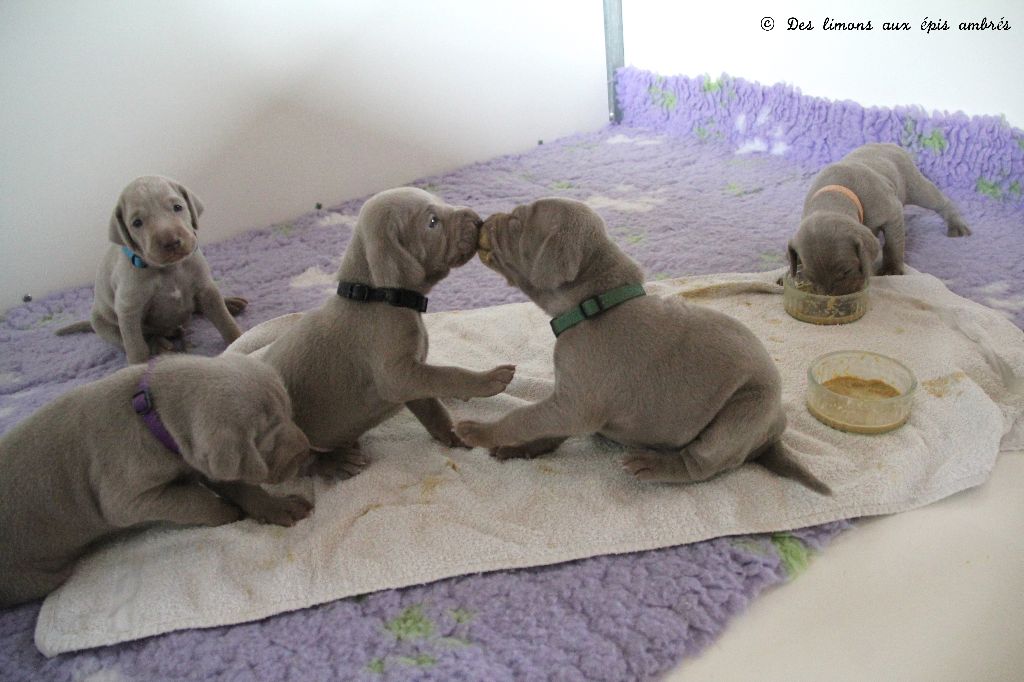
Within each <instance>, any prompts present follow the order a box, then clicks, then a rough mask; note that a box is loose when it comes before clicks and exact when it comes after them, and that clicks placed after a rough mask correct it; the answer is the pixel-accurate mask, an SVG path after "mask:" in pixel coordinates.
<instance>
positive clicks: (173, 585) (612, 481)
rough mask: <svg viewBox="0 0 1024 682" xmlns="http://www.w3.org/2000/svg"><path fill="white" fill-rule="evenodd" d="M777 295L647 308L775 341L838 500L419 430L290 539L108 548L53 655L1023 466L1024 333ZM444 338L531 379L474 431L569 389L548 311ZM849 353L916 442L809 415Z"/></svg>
mask: <svg viewBox="0 0 1024 682" xmlns="http://www.w3.org/2000/svg"><path fill="white" fill-rule="evenodd" d="M778 274H779V273H777V272H776V273H756V274H739V275H716V276H711V277H700V278H689V279H678V280H670V281H664V282H660V283H652V284H649V285H648V291H649V292H650V293H651V294H652V295H660V296H677V295H683V296H686V297H687V298H688V299H689V300H690V301H691V302H692V303H694V304H700V305H708V306H712V307H714V308H717V309H719V310H722V311H724V312H726V313H728V314H731V315H733V316H735V317H737V318H739V319H740V320H742V321H743V322H744V323H746V324H747V325H748V326H749V327H750V328H751V329H753V330H754V332H755V333H757V334H758V336H759V337H760V338H761V339H762V340H763V342H764V343H765V345H766V346H767V347H768V349H769V351H770V352H771V354H772V356H773V357H774V358H775V360H776V362H777V363H778V366H779V369H780V370H781V372H782V376H783V379H784V383H785V387H784V399H785V403H786V411H787V414H788V416H789V429H788V430H787V432H786V434H785V436H784V438H783V440H784V443H785V445H786V446H787V447H788V448H789V449H790V451H791V452H793V453H794V454H795V455H796V456H799V457H800V458H801V460H802V461H803V462H804V463H806V465H807V466H808V467H809V468H810V469H811V470H812V471H813V472H814V473H815V474H816V475H818V476H819V477H820V478H822V479H823V480H825V481H826V482H827V483H828V484H829V485H830V486H831V487H832V489H833V491H834V495H833V496H832V497H822V496H820V495H817V494H815V493H813V492H811V491H809V490H807V489H806V488H803V487H801V486H800V485H799V484H797V483H795V482H793V481H790V480H786V479H783V478H779V477H776V476H774V475H772V474H771V473H769V472H768V471H766V470H765V469H763V468H762V467H760V466H757V465H747V466H744V467H741V468H740V469H738V470H736V471H733V472H730V473H727V474H725V475H722V476H719V477H717V478H715V479H713V480H711V481H709V482H705V483H700V484H697V485H684V486H678V485H676V486H673V485H645V484H641V483H638V482H637V481H635V480H633V479H632V477H630V476H629V475H628V474H627V473H626V472H625V471H624V470H623V469H622V468H621V467H620V464H619V461H620V459H621V458H622V451H621V449H620V448H618V447H617V446H615V445H613V444H609V443H607V442H604V441H601V440H598V439H594V438H574V439H570V440H569V441H566V443H565V444H563V446H562V447H560V448H559V449H558V450H557V451H556V452H555V453H552V454H550V455H547V456H544V457H542V458H540V459H536V460H532V461H525V460H520V461H509V462H504V463H502V462H496V461H494V460H492V459H491V458H490V457H488V456H487V454H486V453H485V452H484V451H482V450H473V451H466V450H449V449H446V448H443V447H441V446H440V445H438V444H436V443H434V442H433V441H431V439H430V438H429V436H428V435H427V433H426V431H425V430H424V429H423V427H422V426H420V425H419V423H418V422H417V421H416V420H415V419H414V418H413V417H412V416H411V415H410V414H409V413H408V412H403V413H401V414H400V415H399V416H397V417H395V418H393V419H391V420H389V421H388V422H386V423H384V424H382V425H381V426H379V427H378V428H376V429H374V430H372V431H371V432H369V433H368V434H366V435H365V436H364V438H363V449H364V451H365V452H366V453H367V454H369V455H370V456H371V457H372V458H373V463H372V464H371V465H370V467H369V468H368V469H367V470H366V471H364V472H363V473H361V474H360V475H358V476H357V477H355V478H353V479H350V480H347V481H344V482H341V483H338V484H323V483H320V482H317V481H312V480H309V479H304V480H299V481H296V482H294V483H292V484H289V485H287V486H285V489H287V490H290V491H298V492H302V493H304V494H306V495H308V496H310V497H311V498H312V499H314V500H315V502H316V511H315V513H314V514H313V516H312V517H310V518H309V519H306V520H304V521H302V522H300V523H299V524H298V525H296V526H295V527H293V528H287V529H286V528H278V527H275V526H264V525H259V524H257V523H255V522H253V521H241V522H238V523H235V524H231V525H229V526H222V527H220V528H189V529H171V528H159V529H150V530H148V531H145V532H143V533H140V534H137V535H135V536H132V537H129V538H127V539H122V540H119V541H116V542H114V543H112V544H109V545H108V546H106V547H104V548H102V549H100V550H99V551H97V552H96V553H95V554H93V555H92V556H90V557H88V558H87V559H85V560H83V561H82V562H80V564H79V565H78V567H77V568H76V570H75V573H74V575H73V576H72V577H71V579H70V580H69V581H68V582H67V583H66V584H65V585H64V586H63V587H61V588H60V589H59V590H57V591H56V592H54V593H53V594H51V595H50V596H49V597H48V598H47V600H46V602H45V603H44V604H43V608H42V610H41V612H40V614H39V620H38V623H37V627H36V645H37V646H38V647H39V650H40V651H42V652H43V653H44V654H46V655H48V656H52V655H54V654H58V653H62V652H66V651H73V650H77V649H83V648H88V647H93V646H98V645H104V644H112V643H115V642H122V641H126V640H132V639H137V638H140V637H146V636H149V635H155V634H158V633H163V632H169V631H172V630H178V629H182V628H192V627H209V626H215V625H225V624H230V623H240V622H245V621H251V620H255V619H259V618H263V617H266V616H269V615H272V614H275V613H280V612H282V611H288V610H292V609H299V608H303V607H306V606H311V605H314V604H319V603H322V602H326V601H330V600H334V599H338V598H341V597H346V596H351V595H356V594H361V593H365V592H371V591H375V590H382V589H387V588H394V587H401V586H406V585H414V584H419V583H425V582H428V581H432V580H437V579H440V578H445V577H449V576H455V575H461V574H466V573H474V572H478V571H489V570H495V569H506V568H517V567H524V566H537V565H542V564H550V563H556V562H561V561H568V560H571V559H579V558H582V557H588V556H594V555H598V554H608V553H618V552H632V551H637V550H644V549H652V548H656V547H665V546H670V545H676V544H681V543H687V542H694V541H698V540H703V539H706V538H711V537H716V536H722V535H733V534H741V533H757V532H765V531H781V530H787V529H792V528H797V527H801V526H807V525H812V524H818V523H823V522H826V521H832V520H836V519H844V518H850V517H858V516H865V515H872V514H887V513H893V512H898V511H903V510H907V509H911V508H914V507H917V506H920V505H924V504H928V503H929V502H933V501H935V500H938V499H940V498H942V497H945V496H947V495H951V494H953V493H955V492H957V491H959V490H963V489H965V488H968V487H970V486H974V485H978V484H979V483H981V482H983V481H984V480H985V479H986V477H987V476H988V474H989V471H990V470H991V468H992V466H993V463H994V461H995V458H996V456H997V454H998V452H999V451H1000V441H1001V440H1002V439H1003V438H1004V435H1006V436H1007V438H1006V442H1005V443H1003V445H1004V446H1005V447H1006V448H1007V449H1009V448H1010V447H1012V446H1016V447H1020V446H1022V445H1024V437H1022V436H1024V428H1015V426H1018V425H1019V423H1020V422H1022V421H1024V420H1021V418H1020V417H1021V414H1022V412H1024V397H1022V395H1021V393H1022V391H1021V386H1020V377H1024V333H1022V332H1021V330H1019V329H1017V328H1016V327H1014V326H1013V325H1012V324H1011V323H1010V322H1009V321H1007V320H1006V319H1005V318H1003V317H1002V316H1001V315H1000V314H999V313H997V312H995V311H993V310H990V309H988V308H985V307H983V306H980V305H978V304H975V303H972V302H970V301H967V300H965V299H963V298H960V297H959V296H956V295H954V294H952V293H951V292H949V291H948V290H947V289H946V288H945V287H944V286H943V284H942V283H941V282H940V281H939V280H937V279H935V278H934V277H931V276H928V275H922V274H908V275H906V276H903V277H883V278H876V279H875V280H873V283H872V290H871V309H870V310H869V312H868V314H867V315H866V316H865V317H864V318H863V319H861V320H860V321H858V322H856V323H853V324H849V325H842V326H827V327H818V326H814V325H808V324H805V323H802V322H798V321H796V320H793V319H791V318H790V317H788V316H787V315H786V313H785V312H784V311H783V309H782V296H781V288H780V287H778V286H776V285H775V284H774V283H773V282H774V278H775V277H777V276H778ZM442 286H443V285H442ZM294 319H296V318H294V317H293V318H289V320H290V321H288V320H285V322H284V324H285V325H287V324H290V323H292V322H294ZM272 322H273V321H272ZM426 322H427V327H428V329H429V332H430V349H431V351H430V360H431V361H433V362H436V363H440V364H456V365H462V366H465V367H470V368H476V369H485V368H489V367H491V366H494V365H495V364H500V363H507V362H513V363H515V364H517V365H518V370H517V373H516V378H515V380H514V381H513V382H512V384H511V385H510V386H509V390H508V392H507V394H504V395H501V396H498V397H495V398H488V399H476V400H472V401H470V402H468V403H460V402H454V403H451V404H450V405H449V407H450V409H451V411H452V413H453V415H454V417H455V418H456V419H458V418H460V417H473V418H483V419H489V418H493V417H497V416H498V415H500V414H501V413H503V412H505V411H507V410H510V409H512V408H514V407H516V406H518V405H522V404H524V403H526V402H531V401H535V400H537V399H539V398H541V397H542V396H544V395H545V394H546V393H547V392H548V391H549V390H550V389H551V385H552V369H551V349H552V346H553V343H554V337H553V336H552V334H551V332H550V330H549V328H548V324H547V322H548V320H547V318H546V317H545V316H544V314H543V313H541V311H540V310H539V309H537V308H536V307H535V306H533V305H532V304H514V305H505V306H499V307H494V308H485V309H481V310H474V311H466V312H450V313H437V314H430V315H427V316H426ZM276 324H277V325H278V326H280V325H281V323H280V322H278V323H276ZM271 327H273V325H271ZM251 333H252V334H257V335H258V334H261V333H266V328H263V329H262V330H260V328H257V329H256V330H253V332H251ZM246 336H249V334H247V335H246ZM244 339H245V337H243V341H242V343H246V341H245V340H244ZM839 349H861V350H868V351H875V352H879V353H883V354H885V355H889V356H891V357H894V358H897V359H899V360H901V361H902V362H903V363H905V364H906V365H908V366H909V367H910V368H911V369H912V370H913V371H914V372H915V373H916V375H917V378H918V380H919V381H920V382H921V388H920V390H919V394H918V396H917V398H916V402H915V405H914V410H913V413H912V415H911V417H910V420H909V422H908V423H907V424H906V425H905V426H903V427H902V428H900V429H899V430H897V431H894V432H892V433H888V434H884V435H875V436H864V435H854V434H848V433H841V432H839V431H835V430H832V429H830V428H828V427H827V426H824V425H822V424H820V423H819V422H817V421H816V420H815V419H814V418H813V417H811V416H810V415H809V414H808V413H807V410H806V409H805V407H804V394H805V390H806V378H805V377H806V370H807V365H808V362H809V361H810V360H811V359H812V358H813V357H815V356H817V355H819V354H821V353H825V352H828V351H833V350H839ZM1015 434H1016V435H1015ZM1011 440H1013V441H1014V442H1012V443H1011V442H1009V441H1011ZM1018 441H1020V442H1018Z"/></svg>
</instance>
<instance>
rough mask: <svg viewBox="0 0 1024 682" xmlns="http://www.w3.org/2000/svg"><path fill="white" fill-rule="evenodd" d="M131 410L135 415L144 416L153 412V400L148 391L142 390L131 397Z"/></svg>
mask: <svg viewBox="0 0 1024 682" xmlns="http://www.w3.org/2000/svg"><path fill="white" fill-rule="evenodd" d="M132 409H133V410H135V413H136V414H140V415H142V416H145V415H147V414H149V413H150V412H152V411H153V398H152V396H150V395H149V389H145V388H144V389H142V390H139V391H136V392H135V395H133V396H132Z"/></svg>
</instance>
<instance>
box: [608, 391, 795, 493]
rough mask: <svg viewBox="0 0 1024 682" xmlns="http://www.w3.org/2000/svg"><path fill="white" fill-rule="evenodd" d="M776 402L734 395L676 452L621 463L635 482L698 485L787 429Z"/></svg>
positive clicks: (763, 397)
mask: <svg viewBox="0 0 1024 682" xmlns="http://www.w3.org/2000/svg"><path fill="white" fill-rule="evenodd" d="M775 400H777V399H775V398H773V397H772V396H769V395H766V393H765V392H764V391H760V390H758V391H746V392H744V393H741V394H737V395H733V397H732V398H730V400H729V401H728V402H727V403H726V404H725V406H724V407H723V408H722V409H721V410H720V411H719V413H718V414H716V415H715V418H714V419H712V420H711V422H710V423H709V424H708V425H707V426H705V427H704V430H703V431H701V432H700V433H699V434H697V437H696V438H694V439H693V440H692V441H690V442H689V443H687V444H686V445H685V446H684V447H683V448H682V449H681V450H679V451H677V452H658V451H654V450H648V451H642V452H637V453H634V454H632V455H629V456H628V457H626V458H625V459H624V460H623V461H622V465H623V466H624V467H625V468H626V469H627V470H628V471H629V472H630V473H632V474H633V475H634V476H636V477H637V479H639V480H641V481H648V482H661V483H696V482H698V481H706V480H707V479H709V478H711V477H712V476H714V475H716V474H718V473H721V472H723V471H727V470H729V469H734V468H736V467H738V466H740V465H741V464H743V463H744V462H745V461H747V459H748V458H749V457H750V456H751V455H753V454H755V453H760V452H761V451H762V450H764V447H765V445H766V444H767V443H771V442H774V441H775V440H776V439H778V437H779V436H780V435H781V434H782V431H783V430H784V429H785V428H786V418H785V416H784V415H783V414H782V412H781V408H780V407H779V406H778V405H773V404H772V403H773V402H774V401H775Z"/></svg>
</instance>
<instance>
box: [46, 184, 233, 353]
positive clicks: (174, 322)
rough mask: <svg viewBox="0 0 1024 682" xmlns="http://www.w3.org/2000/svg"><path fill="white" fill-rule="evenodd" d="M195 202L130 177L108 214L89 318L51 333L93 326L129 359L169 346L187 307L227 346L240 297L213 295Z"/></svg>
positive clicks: (182, 191)
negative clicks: (106, 247)
mask: <svg viewBox="0 0 1024 682" xmlns="http://www.w3.org/2000/svg"><path fill="white" fill-rule="evenodd" d="M202 213H203V204H202V202H201V201H200V200H199V197H197V196H196V195H195V194H194V193H192V192H190V191H189V190H188V189H186V188H185V187H184V186H183V185H181V184H179V183H177V182H175V181H174V180H170V179H168V178H163V177H160V176H156V175H149V176H143V177H140V178H136V179H135V180H133V181H132V182H130V183H129V184H128V186H127V187H125V188H124V190H123V191H122V192H121V196H120V198H119V199H118V201H117V205H116V206H115V207H114V212H113V214H112V215H111V217H110V228H109V237H110V241H111V242H112V246H111V247H110V250H109V251H108V252H107V255H106V257H105V258H104V259H103V262H102V263H101V265H100V268H99V271H98V272H97V274H96V288H95V299H94V301H93V308H92V318H91V320H90V321H88V322H77V323H75V324H72V325H70V326H67V327H64V328H63V329H59V330H57V334H58V335H64V334H70V333H73V332H81V331H89V330H92V331H95V332H96V333H97V334H99V335H100V336H101V337H103V338H104V339H106V340H107V341H109V342H111V343H113V344H115V345H118V346H121V347H122V348H124V350H125V353H126V355H127V356H128V362H129V364H135V363H138V362H145V361H146V360H147V359H148V358H149V357H150V355H153V354H156V353H159V352H162V351H165V350H171V349H172V348H173V347H174V342H175V341H176V340H178V339H180V337H181V335H182V333H183V332H184V327H185V325H186V324H187V323H188V321H189V319H190V318H191V317H192V313H193V312H197V311H198V312H201V313H202V314H203V315H205V316H206V317H207V318H208V319H209V320H210V322H212V323H213V325H214V326H215V327H216V328H217V331H219V332H220V334H221V336H222V337H224V340H225V341H226V342H228V343H231V342H232V341H234V340H235V339H237V338H238V337H239V336H241V335H242V330H241V329H239V328H238V325H237V324H236V323H235V321H234V319H232V315H233V314H234V315H237V314H238V313H240V312H241V311H242V310H244V309H245V306H246V305H247V303H248V302H247V301H246V300H245V299H244V298H228V299H225V298H224V297H223V296H221V293H220V291H219V290H218V289H217V286H216V284H214V281H213V275H212V274H211V273H210V266H209V264H208V263H207V262H206V258H204V257H203V254H202V252H201V251H200V250H199V242H198V239H197V236H196V233H197V230H198V229H199V216H200V215H202Z"/></svg>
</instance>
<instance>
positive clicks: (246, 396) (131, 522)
mask: <svg viewBox="0 0 1024 682" xmlns="http://www.w3.org/2000/svg"><path fill="white" fill-rule="evenodd" d="M144 376H145V377H146V379H145V381H146V383H147V384H148V391H149V394H148V395H149V398H148V399H149V401H150V403H151V405H152V406H153V407H154V408H155V409H156V412H155V414H156V415H158V420H159V422H160V424H162V428H163V429H165V431H166V433H167V434H168V438H169V439H170V440H169V441H168V442H169V443H170V445H172V446H174V447H175V448H177V449H178V450H179V451H180V454H176V453H175V452H173V451H172V450H171V449H169V445H168V444H167V443H165V441H164V440H161V436H160V435H158V434H157V432H156V431H154V430H151V428H152V427H151V426H149V425H148V422H147V419H148V418H147V417H143V416H142V415H141V414H139V413H137V403H136V401H137V400H138V399H139V398H137V397H136V396H137V394H138V392H139V387H140V383H141V382H142V381H143V377H144ZM308 457H309V441H307V440H306V437H305V436H304V435H303V433H302V431H301V430H300V429H299V428H298V427H297V426H296V425H295V423H294V422H293V421H292V419H291V404H290V403H289V400H288V394H287V393H286V392H285V390H284V386H283V385H282V384H281V380H280V378H279V377H278V376H277V375H276V374H275V373H274V371H273V370H272V369H271V368H269V367H267V366H265V365H263V364H261V363H260V362H258V361H256V360H252V359H250V358H246V357H244V356H241V355H228V356H222V357H219V358H199V357H189V356H171V357H168V358H165V359H162V360H160V361H159V362H155V364H153V365H152V366H151V367H150V366H146V365H141V366H140V365H135V366H132V367H126V368H125V369H122V370H120V371H118V372H115V373H114V374H112V375H111V376H109V377H107V378H105V379H101V380H99V381H96V382H93V383H91V384H87V385H85V386H81V387H79V388H76V389H74V390H72V391H70V392H69V393H67V394H65V395H63V396H61V397H59V398H57V399H56V400H55V401H53V402H52V403H50V404H49V405H47V406H45V407H43V408H42V409H40V410H39V411H38V412H36V413H35V414H33V415H32V416H31V417H29V418H28V419H26V420H25V421H23V422H21V423H19V424H18V425H16V426H15V427H14V428H13V429H11V431H10V432H9V433H7V434H6V435H5V436H4V438H3V439H2V440H0V576H2V578H0V606H6V605H10V604H15V603H18V602H22V601H27V600H29V599H35V598H37V597H41V596H43V595H45V594H47V593H48V592H50V591H52V590H54V589H56V588H57V587H58V586H59V585H60V584H61V583H62V582H64V580H65V579H66V578H67V577H68V575H70V573H71V570H72V568H73V566H74V563H75V560H76V559H77V558H78V557H80V556H81V555H82V554H84V553H85V552H87V551H88V550H89V549H91V548H92V546H93V545H94V544H95V543H97V542H98V541H100V540H102V539H103V538H105V537H108V536H110V535H112V534H114V533H117V532H119V531H122V530H124V529H127V528H130V527H132V526H136V525H139V524H148V523H152V522H160V521H166V522H170V523H176V524H183V525H204V526H219V525H222V524H225V523H231V522H233V521H237V520H239V519H240V518H242V517H243V514H244V515H246V516H251V517H253V518H255V519H257V520H259V521H264V522H268V523H274V524H277V525H283V526H290V525H292V524H294V523H295V522H296V521H298V520H299V519H302V518H305V517H306V516H308V515H309V513H310V511H311V509H312V505H311V504H310V503H309V502H307V501H306V500H305V499H303V498H302V497H299V496H296V495H290V496H287V497H275V496H272V495H270V494H268V493H267V492H266V491H264V490H263V489H262V488H260V487H259V486H258V485H257V484H260V483H276V482H279V481H282V480H284V479H285V478H288V477H290V476H293V475H294V474H295V472H296V471H297V470H298V469H299V467H300V466H302V465H303V464H304V463H305V461H306V460H307V459H308ZM213 490H216V491H217V492H218V493H219V494H220V496H218V495H217V494H215V493H214V492H213ZM225 498H226V499H225ZM228 500H230V502H229V501H228Z"/></svg>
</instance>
